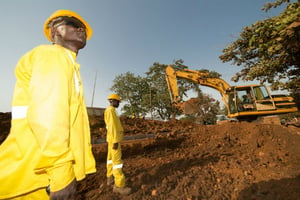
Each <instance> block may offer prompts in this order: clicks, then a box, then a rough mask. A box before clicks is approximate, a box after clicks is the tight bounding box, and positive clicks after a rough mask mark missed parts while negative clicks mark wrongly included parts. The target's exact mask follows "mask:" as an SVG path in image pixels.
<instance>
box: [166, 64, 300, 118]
mask: <svg viewBox="0 0 300 200" xmlns="http://www.w3.org/2000/svg"><path fill="white" fill-rule="evenodd" d="M177 78H180V79H185V80H187V81H191V82H193V83H196V84H200V85H202V86H207V87H210V88H213V89H216V90H218V91H219V92H220V94H221V96H222V100H223V102H224V104H225V106H226V108H227V110H228V117H229V118H236V119H239V120H248V121H251V120H255V119H257V117H260V116H270V115H278V114H284V113H292V112H297V111H298V109H297V106H296V104H295V102H294V99H293V98H292V97H290V96H287V95H271V93H270V92H269V90H268V89H267V87H266V86H264V85H243V86H230V85H229V84H228V83H227V82H226V81H224V80H223V79H221V78H213V77H210V76H209V73H206V72H199V71H194V70H190V69H183V70H178V71H176V70H174V69H173V68H172V67H171V66H167V68H166V80H167V84H168V89H169V92H170V96H171V100H172V103H173V105H174V106H176V107H177V108H179V109H180V110H182V111H183V113H185V114H192V113H196V112H197V110H196V109H197V108H198V107H197V106H195V102H196V101H183V100H182V99H180V96H179V92H178V86H177ZM191 100H192V99H191ZM194 100H195V99H194Z"/></svg>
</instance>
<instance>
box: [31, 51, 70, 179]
mask: <svg viewBox="0 0 300 200" xmlns="http://www.w3.org/2000/svg"><path fill="white" fill-rule="evenodd" d="M29 62H30V63H28V64H30V65H32V66H33V67H32V76H31V80H30V86H29V88H30V89H29V93H30V94H29V96H30V97H31V101H30V104H29V105H28V112H27V119H28V122H29V124H30V126H31V129H32V132H33V134H34V136H35V138H36V141H37V143H38V144H39V146H40V149H41V158H40V161H39V162H38V164H37V166H36V168H37V169H38V170H46V171H47V169H49V168H53V167H54V168H53V170H52V171H56V169H58V168H57V166H63V164H62V163H64V164H65V165H66V166H65V167H63V168H71V167H72V165H71V164H72V162H73V156H72V152H71V150H70V148H69V134H70V118H69V113H70V112H69V109H70V105H69V100H70V94H71V92H72V89H73V87H72V81H73V75H74V71H73V70H74V69H73V65H72V63H71V61H70V60H68V57H66V56H65V55H64V54H61V52H59V53H58V52H57V49H53V50H52V49H50V50H47V49H42V51H37V52H35V53H34V54H33V55H32V56H31V58H30V60H29ZM64 171H71V169H65V170H64ZM47 172H49V170H48V171H47ZM70 173H71V172H70ZM54 174H55V173H50V174H49V175H50V176H52V175H54ZM70 176H71V177H72V178H74V173H73V175H70ZM63 177H66V176H65V175H64V176H61V180H60V181H61V182H62V183H63V182H64V180H62V179H63ZM57 182H59V181H57Z"/></svg>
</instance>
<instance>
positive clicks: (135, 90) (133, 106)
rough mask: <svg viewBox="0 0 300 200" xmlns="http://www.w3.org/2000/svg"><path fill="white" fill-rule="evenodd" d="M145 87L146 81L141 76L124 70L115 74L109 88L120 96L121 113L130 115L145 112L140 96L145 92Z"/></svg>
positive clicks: (146, 85) (146, 86)
mask: <svg viewBox="0 0 300 200" xmlns="http://www.w3.org/2000/svg"><path fill="white" fill-rule="evenodd" d="M147 88H148V84H147V81H146V80H145V79H144V78H143V77H141V76H135V75H134V74H133V73H131V72H126V73H125V74H120V75H118V76H116V78H115V79H114V81H113V86H112V87H111V88H110V89H111V90H112V91H114V92H115V93H117V94H118V95H119V96H120V97H121V99H122V104H123V107H122V109H121V110H122V111H123V115H127V116H131V115H132V114H135V115H138V114H142V115H144V114H145V113H147V110H146V109H145V108H144V107H143V106H142V105H143V104H142V103H143V98H141V97H143V96H144V94H145V93H147Z"/></svg>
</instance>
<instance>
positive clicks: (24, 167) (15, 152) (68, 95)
mask: <svg viewBox="0 0 300 200" xmlns="http://www.w3.org/2000/svg"><path fill="white" fill-rule="evenodd" d="M75 60H76V54H75V53H74V52H72V51H70V50H68V49H66V48H64V47H62V46H59V45H41V46H38V47H36V48H34V49H33V50H31V51H30V52H28V53H26V54H25V55H24V56H23V57H22V58H21V59H20V60H19V62H18V64H17V66H16V69H15V75H16V79H17V80H16V85H15V90H14V95H13V100H12V121H11V130H10V134H9V135H8V137H7V139H6V140H5V141H4V142H3V143H2V144H1V146H0V199H1V198H8V197H13V196H16V195H21V194H24V193H27V192H30V191H33V190H36V189H38V188H43V187H47V186H48V185H49V184H50V187H51V188H50V190H51V191H53V192H54V191H57V190H60V189H62V188H64V187H65V186H67V185H68V184H69V183H70V182H71V181H72V180H73V179H74V178H75V177H76V179H77V180H82V179H84V178H85V176H86V174H88V173H93V172H95V171H96V168H95V160H94V157H93V154H92V148H91V138H90V129H89V121H88V115H87V111H86V105H85V102H84V97H83V87H82V82H81V78H80V74H79V64H77V63H76V61H75Z"/></svg>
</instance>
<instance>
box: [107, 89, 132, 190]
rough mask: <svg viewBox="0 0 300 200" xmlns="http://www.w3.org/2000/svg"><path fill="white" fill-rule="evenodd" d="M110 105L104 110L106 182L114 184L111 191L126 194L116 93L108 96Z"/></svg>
mask: <svg viewBox="0 0 300 200" xmlns="http://www.w3.org/2000/svg"><path fill="white" fill-rule="evenodd" d="M108 101H109V103H110V105H109V106H108V107H107V108H106V109H105V111H104V121H105V124H106V130H107V135H106V141H107V145H108V150H107V151H108V152H107V163H106V166H107V173H106V177H107V184H108V185H111V184H113V183H115V184H114V188H113V192H116V193H119V194H122V195H127V194H130V193H131V188H129V187H126V184H125V176H124V173H123V171H122V167H123V161H122V151H121V144H120V142H121V141H122V140H123V127H122V124H121V121H120V118H119V117H118V115H117V113H116V108H118V107H119V104H120V101H121V98H120V97H119V95H117V94H111V95H109V97H108Z"/></svg>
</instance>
